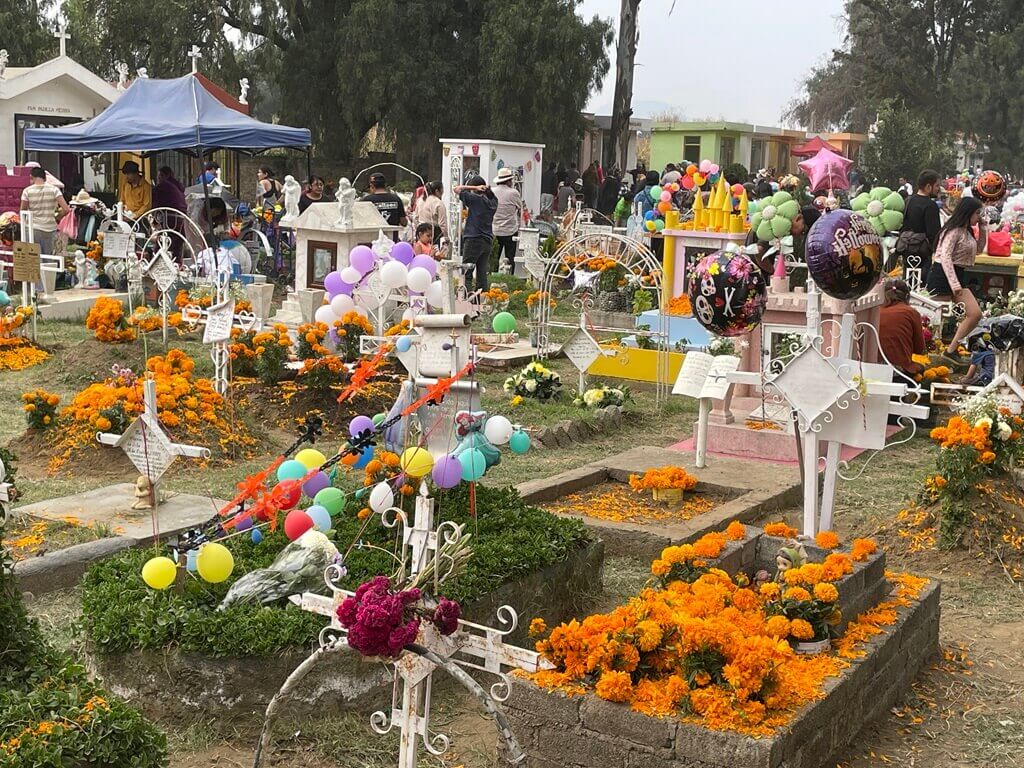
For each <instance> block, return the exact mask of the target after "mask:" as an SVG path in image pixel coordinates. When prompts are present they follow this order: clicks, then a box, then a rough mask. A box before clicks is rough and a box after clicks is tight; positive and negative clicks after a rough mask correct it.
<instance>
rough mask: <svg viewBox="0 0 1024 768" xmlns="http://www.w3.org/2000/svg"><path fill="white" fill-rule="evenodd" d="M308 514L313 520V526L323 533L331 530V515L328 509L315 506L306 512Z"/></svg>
mask: <svg viewBox="0 0 1024 768" xmlns="http://www.w3.org/2000/svg"><path fill="white" fill-rule="evenodd" d="M306 514H307V515H309V517H310V518H311V519H312V520H313V526H314V527H315V528H316V529H317V530H318V531H320V532H321V533H327V531H329V530H331V513H330V512H328V511H327V508H326V507H321V506H320V505H319V504H314V505H313V506H312V507H310V508H309V509H307V510H306Z"/></svg>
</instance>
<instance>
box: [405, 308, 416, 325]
mask: <svg viewBox="0 0 1024 768" xmlns="http://www.w3.org/2000/svg"><path fill="white" fill-rule="evenodd" d="M418 314H419V312H417V311H416V310H415V309H413V308H412V307H409V308H408V309H407V310H405V312H403V313H402V319H403V320H408V321H409V322H410V323H411V322H412V321H413V318H415V317H416V315H418Z"/></svg>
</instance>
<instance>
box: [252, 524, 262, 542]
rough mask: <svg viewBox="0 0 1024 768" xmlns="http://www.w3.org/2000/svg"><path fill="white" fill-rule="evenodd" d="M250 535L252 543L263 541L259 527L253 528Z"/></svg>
mask: <svg viewBox="0 0 1024 768" xmlns="http://www.w3.org/2000/svg"><path fill="white" fill-rule="evenodd" d="M250 535H251V536H252V543H253V544H259V543H260V542H261V541H263V531H261V530H260V529H259V528H253V529H252V534H250Z"/></svg>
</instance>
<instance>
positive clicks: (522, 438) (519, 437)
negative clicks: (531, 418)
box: [508, 429, 530, 453]
mask: <svg viewBox="0 0 1024 768" xmlns="http://www.w3.org/2000/svg"><path fill="white" fill-rule="evenodd" d="M508 447H509V448H510V449H511V450H512V453H526V452H527V451H528V450H530V436H529V435H528V434H526V433H525V432H524V431H523V430H521V429H519V430H516V431H515V432H513V433H512V437H510V438H509V441H508Z"/></svg>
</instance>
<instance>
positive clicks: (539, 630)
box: [530, 618, 548, 637]
mask: <svg viewBox="0 0 1024 768" xmlns="http://www.w3.org/2000/svg"><path fill="white" fill-rule="evenodd" d="M547 631H548V625H547V623H546V622H545V621H544V619H541V618H537V619H534V620H533V621H531V622H530V637H540V636H541V635H544V634H547Z"/></svg>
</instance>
